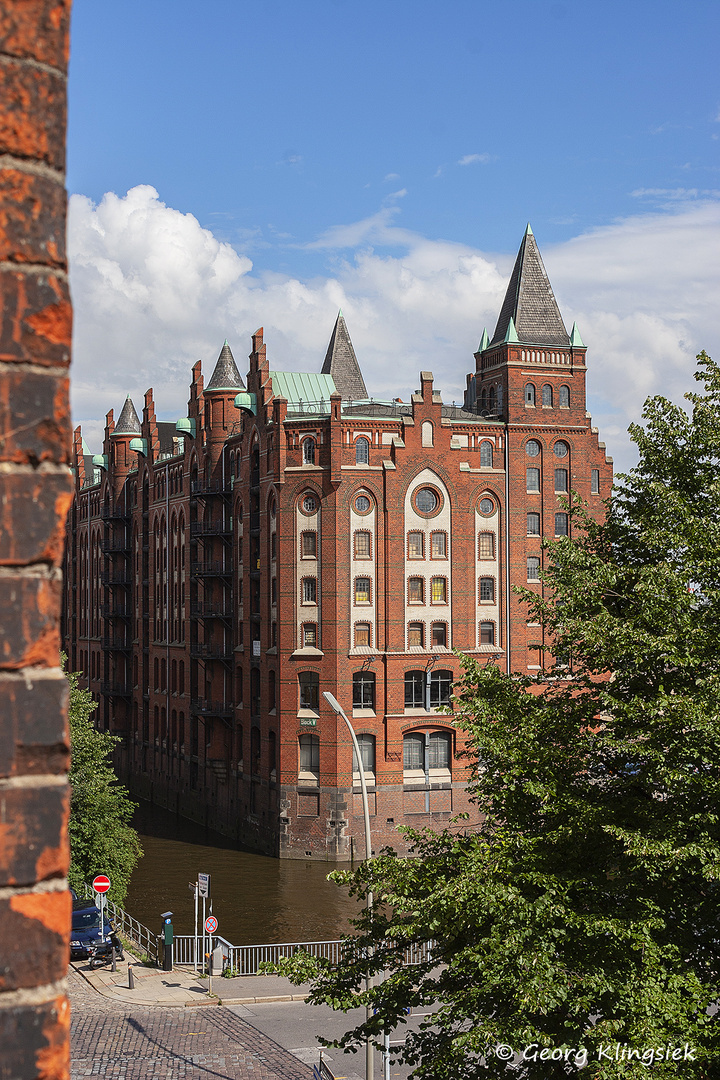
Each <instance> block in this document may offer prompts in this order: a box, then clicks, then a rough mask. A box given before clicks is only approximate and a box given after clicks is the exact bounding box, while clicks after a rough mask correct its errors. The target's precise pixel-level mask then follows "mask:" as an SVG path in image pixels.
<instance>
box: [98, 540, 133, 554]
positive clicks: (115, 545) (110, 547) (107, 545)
mask: <svg viewBox="0 0 720 1080" xmlns="http://www.w3.org/2000/svg"><path fill="white" fill-rule="evenodd" d="M100 550H101V551H104V552H105V553H106V554H107V553H112V552H123V553H125V552H127V554H130V541H129V540H126V539H125V537H123V538H122V539H118V538H117V537H115V536H110V537H105V538H104V539H102V540H101V541H100Z"/></svg>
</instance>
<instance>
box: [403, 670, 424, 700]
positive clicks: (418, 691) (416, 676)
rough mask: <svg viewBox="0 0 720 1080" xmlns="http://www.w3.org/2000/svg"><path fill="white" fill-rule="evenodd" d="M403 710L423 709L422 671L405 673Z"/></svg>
mask: <svg viewBox="0 0 720 1080" xmlns="http://www.w3.org/2000/svg"><path fill="white" fill-rule="evenodd" d="M405 708H406V709H424V708H425V672H424V671H408V672H406V673H405Z"/></svg>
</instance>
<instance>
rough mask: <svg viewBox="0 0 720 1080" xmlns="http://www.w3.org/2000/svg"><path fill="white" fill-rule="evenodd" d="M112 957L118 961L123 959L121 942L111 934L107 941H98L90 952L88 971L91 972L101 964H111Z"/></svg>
mask: <svg viewBox="0 0 720 1080" xmlns="http://www.w3.org/2000/svg"><path fill="white" fill-rule="evenodd" d="M113 955H114V956H116V957H117V959H118V960H124V959H125V954H124V952H123V947H122V942H121V941H120V940H119V939H118V937H117V935H116V934H111V935H110V937H109V938H108V939H107V941H98V943H97V944H96V945H94V946H93V948H92V952H91V953H90V970H91V971H92V970H94V969H95V968H97V967H100V966H101V965H102V964H110V963H112V960H113Z"/></svg>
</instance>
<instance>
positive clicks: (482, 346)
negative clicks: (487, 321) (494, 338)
mask: <svg viewBox="0 0 720 1080" xmlns="http://www.w3.org/2000/svg"><path fill="white" fill-rule="evenodd" d="M489 344H490V338H489V337H488V332H487V327H486V326H483V332H482V337H481V338H480V344H479V345H478V347H477V351H478V352H485V349H487V347H488V345H489Z"/></svg>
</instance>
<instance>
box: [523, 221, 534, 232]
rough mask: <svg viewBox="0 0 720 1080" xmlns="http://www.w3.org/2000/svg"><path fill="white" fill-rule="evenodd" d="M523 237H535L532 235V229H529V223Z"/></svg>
mask: <svg viewBox="0 0 720 1080" xmlns="http://www.w3.org/2000/svg"><path fill="white" fill-rule="evenodd" d="M525 235H526V236H534V235H535V234H534V233H533V231H532V229H531V228H530V222H529V221H528V223H527V225H526V226H525Z"/></svg>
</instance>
